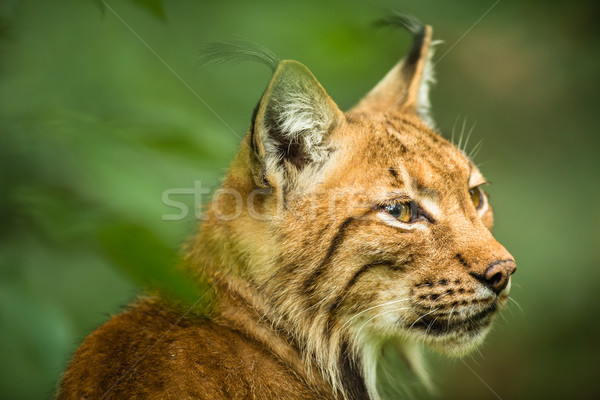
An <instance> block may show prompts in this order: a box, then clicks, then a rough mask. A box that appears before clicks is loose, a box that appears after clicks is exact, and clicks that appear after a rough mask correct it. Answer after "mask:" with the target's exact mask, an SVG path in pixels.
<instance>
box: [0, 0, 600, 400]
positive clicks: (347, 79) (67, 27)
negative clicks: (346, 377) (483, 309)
mask: <svg viewBox="0 0 600 400" xmlns="http://www.w3.org/2000/svg"><path fill="white" fill-rule="evenodd" d="M388 9H398V10H402V11H405V12H409V13H412V14H414V15H415V16H417V17H419V18H420V19H421V20H422V21H424V22H426V23H428V24H431V25H433V26H434V29H435V36H436V37H437V38H438V39H443V40H444V43H443V44H441V45H440V46H439V47H438V51H437V56H436V58H435V60H437V65H436V69H437V77H438V82H439V83H438V84H437V86H435V87H434V90H433V92H432V101H433V110H434V116H435V117H436V120H437V122H438V125H439V126H440V127H441V132H442V133H443V134H444V135H446V136H447V137H449V136H450V135H451V132H452V129H453V127H454V129H455V131H457V132H460V131H461V130H462V129H463V126H464V127H465V129H466V130H467V131H468V130H470V129H471V128H472V127H473V125H475V124H476V125H475V128H474V129H473V131H472V135H471V139H470V143H471V145H470V146H469V147H471V146H473V145H475V144H476V143H477V142H479V141H480V140H482V143H483V146H482V148H481V151H480V152H479V154H478V156H477V158H476V161H477V162H478V163H479V164H480V165H481V168H482V170H483V171H484V173H485V174H486V176H487V177H488V178H489V180H491V181H492V182H493V185H492V186H491V187H490V188H489V191H490V193H491V199H492V202H493V203H494V206H495V210H496V227H495V235H496V236H497V238H498V239H499V240H500V241H501V242H502V243H503V244H505V246H506V247H507V248H508V249H509V250H510V251H511V252H512V253H513V255H514V256H515V257H516V259H517V263H518V267H519V268H518V272H517V274H516V275H515V276H514V281H513V282H514V284H513V290H512V297H513V298H514V300H515V302H516V303H518V304H519V305H518V306H517V305H516V304H515V303H511V304H510V305H509V307H508V309H507V310H505V311H504V312H503V316H502V317H500V318H499V319H498V321H497V323H496V326H495V329H494V331H493V333H492V334H491V335H490V337H489V339H488V340H487V342H486V344H485V345H484V346H483V347H482V348H481V350H480V351H479V352H476V353H474V354H473V355H471V356H469V357H466V358H465V359H464V363H463V362H461V361H458V360H453V359H448V358H445V357H441V356H437V355H435V354H431V355H430V359H431V363H432V371H434V376H435V381H436V382H437V383H438V387H439V388H440V393H441V394H440V395H439V398H443V399H495V398H501V399H504V400H508V399H564V398H571V399H597V398H600V382H599V380H600V379H599V378H600V368H599V367H598V359H599V357H600V319H599V317H600V315H599V311H600V310H599V308H600V306H599V301H598V296H599V285H598V282H599V281H600V240H599V239H600V230H599V226H600V212H599V209H600V208H599V207H598V204H599V200H600V198H599V193H600V181H599V178H600V173H599V172H600V171H599V151H598V150H599V149H598V146H599V144H600V132H598V122H597V121H598V114H599V111H600V110H599V105H600V104H599V101H598V91H599V89H600V87H599V85H598V84H599V72H598V71H599V59H600V51H599V50H600V48H599V44H600V28H599V27H600V25H599V24H598V21H599V20H600V13H599V8H598V3H597V2H592V1H552V2H549V1H541V0H540V1H527V2H524V1H518V0H500V1H496V0H493V1H488V0H486V1H474V0H473V1H455V0H438V1H432V0H431V1H430V0H420V1H391V0H390V1H388V0H375V1H370V2H364V1H349V0H343V1H342V0H332V1H328V2H324V1H320V0H303V1H290V2H287V1H264V0H256V1H252V2H250V1H241V0H235V1H234V0H229V1H224V2H209V1H195V2H192V1H182V0H172V1H166V0H165V1H161V0H106V2H104V1H101V0H70V1H67V0H61V1H52V2H48V1H41V0H39V1H28V0H8V1H7V0H3V1H2V2H1V3H0V210H1V217H0V355H1V357H0V398H2V399H44V398H49V397H51V396H52V393H53V392H54V389H55V386H56V382H57V380H58V379H59V377H60V375H61V372H62V370H63V369H64V367H65V365H66V363H67V362H68V359H69V357H70V355H71V353H72V352H73V351H74V350H75V348H76V347H77V345H78V343H80V341H81V340H82V338H84V337H85V336H86V335H87V334H88V333H89V332H91V331H92V330H93V329H94V328H95V327H97V326H98V325H99V324H101V323H102V322H103V321H105V320H106V319H107V318H108V316H109V315H110V314H112V313H116V312H118V310H119V309H120V308H121V307H122V306H123V305H125V304H127V303H128V302H129V301H131V300H132V299H133V298H134V297H135V296H136V293H138V292H139V291H140V288H141V287H142V286H144V285H147V284H148V283H152V282H156V281H159V282H166V283H167V286H169V285H170V286H172V287H177V285H180V284H181V282H178V281H177V278H176V277H174V276H173V275H172V274H171V272H170V270H169V268H170V267H171V266H172V265H173V264H174V262H175V260H176V258H177V252H178V249H179V246H180V244H181V243H182V242H184V241H185V240H186V238H188V237H189V235H191V234H193V232H194V231H195V229H196V226H197V223H198V222H197V220H196V218H195V216H194V212H193V209H194V207H195V204H194V203H195V202H197V201H199V200H198V199H194V196H191V195H185V194H184V195H180V196H179V198H178V199H179V200H181V201H182V202H184V203H185V204H187V205H188V206H189V207H190V210H191V211H190V213H189V215H188V217H186V218H185V219H182V220H174V221H171V220H163V215H167V214H173V212H174V210H173V208H170V207H168V206H167V205H165V204H164V203H163V200H162V196H163V192H164V191H165V190H168V189H172V188H184V189H185V188H193V187H194V185H195V182H196V181H199V182H201V184H202V186H203V187H208V188H211V187H212V188H214V187H216V186H218V182H219V178H220V177H221V176H222V175H223V173H224V171H225V170H226V168H227V165H228V162H229V160H231V158H232V157H233V155H234V154H235V152H236V148H237V145H238V142H239V139H240V137H241V136H242V135H243V134H244V133H245V131H246V129H247V127H248V124H249V121H250V117H251V113H252V109H253V107H254V105H255V103H256V101H257V100H258V99H259V97H260V94H261V93H262V90H263V89H264V87H265V86H266V84H267V82H268V79H269V77H270V71H269V70H268V69H267V68H265V67H264V66H261V65H253V64H243V65H239V66H234V67H206V66H199V65H198V62H197V59H198V51H199V49H200V48H201V47H202V45H203V44H204V43H206V42H210V41H213V40H219V39H232V38H245V39H250V40H253V41H255V42H258V43H261V44H263V45H265V46H266V47H268V48H269V49H271V50H272V51H274V52H275V53H276V54H278V55H279V57H281V58H292V59H297V60H299V61H301V62H303V63H304V64H305V65H307V66H308V67H309V68H310V69H311V70H312V71H313V73H314V74H315V75H316V76H317V78H318V79H319V80H320V81H321V83H322V84H323V85H324V87H325V88H326V89H327V90H328V91H329V93H330V94H331V96H332V97H333V98H334V99H335V100H336V101H337V102H338V104H339V105H340V106H341V107H342V108H349V107H350V106H352V105H353V104H354V103H355V102H356V101H357V100H358V99H359V98H360V96H362V95H363V94H364V93H365V92H366V91H368V89H369V88H370V87H371V86H372V85H373V84H375V83H376V82H377V81H378V80H379V79H380V78H381V77H382V76H383V74H384V73H385V72H387V70H388V69H389V68H390V67H391V66H392V65H393V64H394V63H395V62H396V61H397V60H398V59H399V58H400V57H401V56H402V55H403V54H404V53H405V52H406V51H407V49H408V46H409V41H410V40H409V35H408V34H405V33H403V32H400V31H390V30H377V29H374V28H373V27H372V25H371V22H372V21H373V20H374V19H376V18H378V17H380V16H382V15H384V14H385V13H386V10H388ZM207 105H208V107H207ZM209 107H210V109H209ZM211 110H212V111H211ZM213 111H214V112H213ZM216 115H218V117H216ZM223 121H224V122H225V123H223ZM226 125H227V126H226ZM424 397H426V396H424Z"/></svg>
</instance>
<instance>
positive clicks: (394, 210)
mask: <svg viewBox="0 0 600 400" xmlns="http://www.w3.org/2000/svg"><path fill="white" fill-rule="evenodd" d="M384 209H385V211H387V212H388V213H389V214H390V215H391V216H392V217H394V218H396V219H397V220H398V221H401V222H411V219H412V211H411V207H410V203H393V204H388V205H386V206H384Z"/></svg>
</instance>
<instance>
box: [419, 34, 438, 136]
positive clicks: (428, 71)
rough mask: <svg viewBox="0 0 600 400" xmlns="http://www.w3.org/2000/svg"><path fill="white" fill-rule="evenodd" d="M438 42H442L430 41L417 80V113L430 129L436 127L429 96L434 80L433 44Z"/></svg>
mask: <svg viewBox="0 0 600 400" xmlns="http://www.w3.org/2000/svg"><path fill="white" fill-rule="evenodd" d="M440 43H442V41H441V40H436V41H433V42H431V45H430V47H429V49H428V50H427V56H426V59H425V66H424V67H423V75H422V77H421V81H420V82H419V90H418V94H417V114H418V115H419V117H421V119H422V120H423V121H424V122H425V123H426V124H427V126H429V127H430V128H431V129H436V124H435V121H434V120H433V117H432V115H431V100H430V98H429V92H430V90H431V86H432V85H433V84H434V83H435V82H436V79H435V70H434V68H433V63H432V59H433V55H434V53H435V46H436V45H438V44H440Z"/></svg>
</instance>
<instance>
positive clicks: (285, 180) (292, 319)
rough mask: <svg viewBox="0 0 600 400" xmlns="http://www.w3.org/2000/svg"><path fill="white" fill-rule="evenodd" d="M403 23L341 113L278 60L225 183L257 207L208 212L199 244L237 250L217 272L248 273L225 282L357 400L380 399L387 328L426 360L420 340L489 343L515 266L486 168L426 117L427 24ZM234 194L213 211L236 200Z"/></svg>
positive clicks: (454, 349) (311, 82)
mask: <svg viewBox="0 0 600 400" xmlns="http://www.w3.org/2000/svg"><path fill="white" fill-rule="evenodd" d="M398 20H399V21H398V22H399V23H400V24H402V25H405V26H406V27H407V28H408V29H409V30H411V31H412V32H413V34H414V38H415V42H414V45H413V48H412V49H411V51H410V53H409V55H408V56H407V57H406V58H405V59H404V60H402V61H401V62H400V63H398V64H397V65H396V66H395V67H394V68H393V69H392V70H391V71H390V72H389V73H388V75H387V76H386V77H385V78H384V79H383V80H382V81H381V82H380V83H379V84H378V85H377V86H376V87H375V88H374V89H373V90H372V91H371V92H370V93H368V94H367V95H366V96H365V97H364V98H363V99H362V100H361V101H360V102H359V103H358V105H357V106H356V107H354V108H353V109H352V110H350V111H349V112H347V113H344V112H342V111H340V110H339V108H338V107H337V105H336V104H335V103H334V102H333V100H332V99H331V98H330V97H329V96H328V95H327V93H326V92H325V90H324V89H323V88H322V87H321V85H320V84H319V83H318V82H317V80H316V79H315V77H314V76H313V75H312V74H311V73H310V72H309V71H308V69H307V68H306V67H304V66H303V65H301V64H299V63H297V62H295V61H287V60H286V61H281V62H280V63H279V64H278V65H277V66H276V69H275V72H274V75H273V78H272V79H271V82H270V84H269V86H268V87H267V89H266V91H265V93H264V95H263V97H262V99H261V100H260V102H259V104H258V107H257V109H256V111H255V115H254V117H253V121H252V124H251V126H250V129H249V131H248V135H247V136H246V139H245V141H244V143H243V144H242V147H241V148H240V151H239V153H238V156H237V158H236V160H235V161H234V163H233V165H232V168H231V170H230V172H229V175H228V176H227V179H226V180H225V182H224V185H223V186H224V188H227V189H234V190H235V191H236V192H237V193H240V195H241V196H240V197H241V198H242V199H243V201H244V203H245V204H248V210H246V212H243V213H242V215H241V217H240V218H238V219H236V220H235V221H230V220H225V221H224V220H220V219H219V218H217V217H216V214H215V213H213V214H211V218H210V219H209V221H208V222H206V223H205V225H204V227H203V232H205V233H206V234H205V235H200V236H199V242H198V245H197V247H198V248H205V249H208V250H209V251H211V252H212V253H214V252H219V251H220V253H219V254H222V253H223V250H222V249H224V248H225V249H227V251H226V253H227V254H226V255H220V256H219V257H220V262H219V266H218V267H219V272H218V273H219V276H223V274H225V275H226V276H235V277H236V279H237V281H236V282H238V283H229V284H228V285H229V286H228V289H227V290H234V291H237V292H238V293H242V292H244V293H246V299H247V300H246V301H247V302H248V303H251V304H252V307H253V309H255V310H257V313H258V314H260V315H261V318H262V319H263V320H266V321H268V322H270V326H272V327H273V329H275V330H276V332H278V334H279V335H282V336H283V337H285V338H287V339H286V340H289V341H290V342H291V343H292V346H293V347H294V348H296V349H297V350H298V352H299V353H300V354H301V356H302V358H303V360H304V362H305V363H306V364H307V365H312V366H317V367H318V368H320V370H321V371H322V373H323V375H324V376H325V377H326V378H327V379H328V381H329V382H330V383H331V385H332V386H333V388H334V391H337V392H339V393H341V394H342V397H344V398H348V399H349V398H365V396H366V393H368V395H369V396H370V398H373V399H377V398H379V396H378V394H377V384H376V378H375V375H376V374H375V372H376V369H377V367H376V366H377V356H378V354H379V350H380V349H381V345H382V343H384V342H385V341H388V340H390V339H393V340H395V341H396V342H398V343H400V348H401V349H403V350H401V351H405V352H406V353H407V354H405V357H404V358H405V359H407V361H408V362H409V363H412V364H413V365H412V369H413V370H416V372H417V373H419V365H418V360H417V359H416V358H415V357H414V356H413V355H410V354H408V353H411V354H412V350H411V348H412V346H414V344H421V343H425V344H427V345H429V346H431V347H433V348H435V349H437V350H440V351H442V352H445V353H449V354H462V353H465V352H466V351H468V350H470V349H472V348H473V347H474V346H476V345H477V344H479V343H480V342H481V340H482V339H483V337H484V336H485V334H486V332H487V331H488V330H489V326H490V323H491V322H492V319H493V317H494V315H495V314H496V313H497V311H498V310H500V309H501V308H502V307H503V306H504V304H505V303H506V301H507V298H508V292H509V290H510V276H511V274H512V273H513V272H514V271H515V268H516V267H515V262H514V260H513V258H512V257H511V255H510V254H509V253H508V252H507V251H506V250H505V249H504V247H502V245H500V244H499V243H498V242H497V241H496V240H495V239H494V238H493V237H492V234H491V233H490V229H491V227H492V223H493V216H492V208H491V206H490V204H489V202H488V198H487V196H486V195H485V192H484V191H483V188H484V185H485V183H486V181H485V179H484V178H483V176H482V174H481V173H480V172H479V170H478V169H477V167H476V166H475V165H474V163H473V162H472V161H470V160H469V159H468V157H467V156H466V155H465V154H464V153H463V151H461V150H460V149H458V148H457V147H455V146H454V145H453V144H451V143H450V142H448V141H447V140H445V139H444V138H442V137H441V136H440V135H438V134H437V133H436V132H435V131H434V130H433V129H432V127H433V123H432V122H431V118H430V117H429V114H428V113H427V111H428V110H427V107H428V101H427V83H428V79H429V78H430V77H431V71H430V70H429V69H428V68H429V67H428V60H429V57H430V51H429V45H430V41H431V29H430V28H429V27H422V26H416V25H414V24H412V22H411V21H408V20H406V19H405V18H403V17H399V18H398ZM233 197H235V196H233ZM233 197H232V196H228V197H227V196H226V197H222V198H220V199H219V201H218V203H217V208H218V209H219V213H221V214H224V215H228V214H231V213H232V212H233V211H234V210H235V209H236V208H237V206H238V204H237V201H235V199H234V198H233ZM239 278H241V279H239ZM230 282H233V281H230ZM239 282H242V283H239Z"/></svg>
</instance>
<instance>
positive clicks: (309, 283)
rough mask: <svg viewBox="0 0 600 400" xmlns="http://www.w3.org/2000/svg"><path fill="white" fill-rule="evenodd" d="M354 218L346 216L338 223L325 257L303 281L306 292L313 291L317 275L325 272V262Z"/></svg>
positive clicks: (329, 259) (342, 239)
mask: <svg viewBox="0 0 600 400" xmlns="http://www.w3.org/2000/svg"><path fill="white" fill-rule="evenodd" d="M355 220H356V218H355V217H348V218H346V219H345V220H344V222H342V223H341V224H340V226H339V228H338V230H337V232H336V234H335V235H334V236H333V239H332V240H331V243H330V245H329V249H328V250H327V254H326V255H325V258H324V259H323V261H322V262H321V264H319V266H318V267H317V268H316V269H315V270H314V271H313V273H312V274H310V276H309V277H308V279H307V280H306V281H305V282H304V285H303V289H304V291H305V292H308V293H312V292H313V290H314V289H315V288H314V286H315V282H316V281H317V279H319V277H320V276H321V275H322V274H323V272H325V267H326V266H327V264H329V261H331V257H332V256H333V255H334V254H335V251H336V250H337V249H338V247H339V246H340V245H341V244H342V242H343V241H344V237H345V236H346V230H347V229H348V227H349V226H350V224H351V223H352V222H353V221H355Z"/></svg>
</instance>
